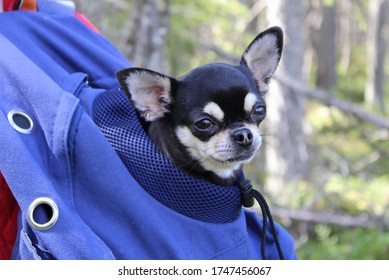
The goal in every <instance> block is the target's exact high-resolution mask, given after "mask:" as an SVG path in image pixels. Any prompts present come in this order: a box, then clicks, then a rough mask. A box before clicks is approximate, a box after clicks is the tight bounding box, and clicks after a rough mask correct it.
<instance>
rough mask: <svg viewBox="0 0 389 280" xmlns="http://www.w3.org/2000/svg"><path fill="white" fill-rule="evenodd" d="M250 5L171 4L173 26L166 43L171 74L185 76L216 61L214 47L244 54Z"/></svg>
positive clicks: (177, 1)
mask: <svg viewBox="0 0 389 280" xmlns="http://www.w3.org/2000/svg"><path fill="white" fill-rule="evenodd" d="M247 14H248V8H247V6H245V5H243V4H242V3H241V2H240V1H237V0H234V1H222V0H218V1H207V0H199V1H184V0H172V1H171V18H170V20H171V25H170V30H169V35H168V42H167V49H168V51H167V59H168V61H169V64H170V71H169V72H170V73H172V75H182V74H185V73H186V72H187V71H189V70H190V69H192V68H194V67H197V66H199V65H202V64H205V63H210V62H213V61H215V60H216V59H217V56H216V54H215V52H213V51H206V50H205V48H204V46H203V45H202V44H207V45H212V46H216V47H218V48H220V49H221V50H222V51H224V52H226V53H229V54H234V53H238V54H239V52H243V49H244V47H245V46H246V44H248V43H249V41H248V37H250V36H247V34H243V33H244V32H243V31H244V28H245V23H246V21H245V18H246V17H247Z"/></svg>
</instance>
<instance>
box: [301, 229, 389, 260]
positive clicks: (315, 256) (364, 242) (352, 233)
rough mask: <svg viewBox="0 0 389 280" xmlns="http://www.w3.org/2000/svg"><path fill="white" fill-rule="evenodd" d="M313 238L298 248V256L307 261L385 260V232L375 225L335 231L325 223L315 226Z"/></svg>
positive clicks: (388, 245) (388, 243)
mask: <svg viewBox="0 0 389 280" xmlns="http://www.w3.org/2000/svg"><path fill="white" fill-rule="evenodd" d="M315 233H316V238H315V239H313V240H310V241H308V242H307V243H305V244H304V245H303V246H302V247H301V248H300V249H299V250H298V251H297V255H298V257H299V258H300V259H308V260H387V259H389V235H388V234H387V232H386V231H384V230H380V229H377V228H348V229H343V230H338V229H336V228H334V227H332V226H328V225H317V226H316V227H315Z"/></svg>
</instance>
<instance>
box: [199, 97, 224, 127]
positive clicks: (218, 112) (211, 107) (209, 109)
mask: <svg viewBox="0 0 389 280" xmlns="http://www.w3.org/2000/svg"><path fill="white" fill-rule="evenodd" d="M203 112H204V113H206V114H208V115H210V116H212V117H214V118H215V119H217V120H218V121H220V122H221V121H223V119H224V112H223V110H222V109H221V108H220V106H219V105H217V104H216V103H215V102H213V101H211V102H209V103H208V104H207V105H205V107H204V109H203Z"/></svg>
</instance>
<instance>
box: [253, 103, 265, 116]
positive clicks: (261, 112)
mask: <svg viewBox="0 0 389 280" xmlns="http://www.w3.org/2000/svg"><path fill="white" fill-rule="evenodd" d="M254 114H256V115H264V114H266V107H265V106H263V105H258V106H257V107H255V109H254Z"/></svg>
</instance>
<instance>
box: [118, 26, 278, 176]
mask: <svg viewBox="0 0 389 280" xmlns="http://www.w3.org/2000/svg"><path fill="white" fill-rule="evenodd" d="M282 45H283V35H282V31H281V29H280V28H278V27H273V28H270V29H267V30H266V31H264V32H262V33H260V34H259V35H258V36H257V37H256V38H255V39H254V40H253V42H252V43H251V44H250V45H249V46H248V47H247V49H246V51H245V52H244V54H243V56H242V58H241V62H240V65H238V66H233V65H229V64H222V63H212V64H207V65H204V66H201V67H198V68H196V69H194V70H192V71H191V72H190V73H188V74H187V75H185V76H183V77H181V78H178V79H175V78H172V77H168V76H166V75H163V74H160V73H156V72H154V71H151V70H147V69H141V68H128V69H123V70H121V71H118V73H117V78H118V80H119V82H120V85H121V87H122V89H123V90H124V91H125V93H126V94H127V95H128V97H129V98H130V100H131V101H132V104H133V105H134V107H135V108H136V110H137V111H138V112H139V113H140V115H141V116H142V117H143V118H144V120H146V121H147V122H150V123H151V124H152V126H153V127H154V129H155V128H156V130H157V133H153V134H152V135H153V136H152V138H153V140H154V141H156V142H157V143H158V146H159V148H161V149H162V150H163V152H165V154H167V155H168V156H169V157H170V158H171V159H172V160H173V162H176V163H177V162H179V163H180V164H179V165H180V166H181V167H184V169H187V171H189V172H191V171H193V172H194V173H197V174H200V173H201V172H196V169H198V168H200V169H201V170H203V171H206V172H211V173H213V174H214V175H216V177H219V178H221V179H222V181H223V180H224V179H225V180H228V179H230V178H232V177H233V176H234V174H236V172H237V171H238V170H240V168H241V166H242V164H245V163H247V162H249V161H250V160H251V159H252V158H253V157H254V155H255V152H256V151H257V149H258V148H259V147H260V145H261V142H262V139H261V136H260V133H259V128H258V126H259V124H260V123H261V122H262V121H263V119H264V118H265V116H266V105H265V102H264V100H263V94H265V93H266V92H267V91H268V84H269V81H270V78H271V77H272V75H273V73H274V71H275V70H276V68H277V65H278V62H279V60H280V57H281V52H282ZM177 151H181V152H177ZM182 151H184V152H182ZM189 161H192V162H196V163H195V164H186V162H189ZM185 166H186V167H187V168H185ZM197 167H198V168H197ZM218 183H220V181H218Z"/></svg>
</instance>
